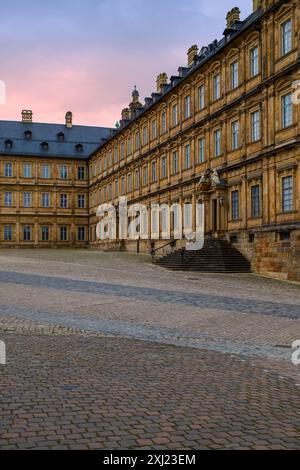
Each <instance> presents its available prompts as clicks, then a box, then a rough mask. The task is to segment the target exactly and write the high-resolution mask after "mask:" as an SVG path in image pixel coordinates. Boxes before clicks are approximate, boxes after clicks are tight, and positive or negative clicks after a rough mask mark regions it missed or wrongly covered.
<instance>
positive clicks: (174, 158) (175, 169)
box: [172, 151, 179, 175]
mask: <svg viewBox="0 0 300 470" xmlns="http://www.w3.org/2000/svg"><path fill="white" fill-rule="evenodd" d="M172 168H173V175H176V173H178V172H179V164H178V152H177V151H175V152H173V153H172Z"/></svg>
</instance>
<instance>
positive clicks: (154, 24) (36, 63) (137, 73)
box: [0, 0, 252, 125]
mask: <svg viewBox="0 0 300 470" xmlns="http://www.w3.org/2000/svg"><path fill="white" fill-rule="evenodd" d="M239 3H241V2H239ZM242 3H243V16H246V15H248V14H249V13H250V11H251V6H252V0H245V1H244V2H242ZM231 7H232V0H215V1H214V2H207V1H204V0H185V1H184V2H183V1H182V0H172V2H171V1H170V0H85V1H84V2H82V0H59V1H58V0H44V1H43V2H41V1H40V0H27V1H26V2H24V1H23V0H10V2H5V4H4V2H3V3H2V5H1V19H2V21H1V28H0V40H1V44H2V51H1V62H2V76H1V77H0V79H1V80H4V81H5V83H6V85H7V105H6V106H3V105H2V106H0V118H1V119H19V117H20V111H21V109H22V108H30V109H33V111H34V116H35V119H36V120H39V121H45V122H56V121H57V120H58V121H62V120H63V118H64V113H65V112H66V111H67V110H68V109H71V110H72V111H73V112H74V115H75V119H77V122H79V123H83V124H94V125H114V124H115V122H116V121H117V119H119V118H120V111H121V109H122V108H123V107H124V106H125V105H127V104H128V102H129V100H130V94H131V91H132V89H133V86H134V84H137V86H138V88H139V90H140V92H141V98H143V97H144V96H146V95H149V94H151V92H152V91H154V89H155V79H156V76H157V74H158V73H160V72H167V73H168V74H169V75H171V74H175V73H176V71H177V68H178V66H180V65H185V63H186V51H187V49H188V48H189V46H190V45H191V44H194V43H197V44H198V45H199V46H202V45H204V44H207V43H209V42H211V41H212V40H213V39H215V38H216V37H218V38H220V37H221V34H222V32H223V29H224V26H225V16H226V12H227V11H228V10H229V9H230V8H231Z"/></svg>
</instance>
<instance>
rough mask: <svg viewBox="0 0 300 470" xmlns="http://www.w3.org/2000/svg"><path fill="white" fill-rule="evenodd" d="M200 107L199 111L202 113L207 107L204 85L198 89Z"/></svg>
mask: <svg viewBox="0 0 300 470" xmlns="http://www.w3.org/2000/svg"><path fill="white" fill-rule="evenodd" d="M198 107H199V111H202V110H203V109H204V107H205V88H204V85H201V86H199V88H198Z"/></svg>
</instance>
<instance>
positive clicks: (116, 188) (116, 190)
mask: <svg viewBox="0 0 300 470" xmlns="http://www.w3.org/2000/svg"><path fill="white" fill-rule="evenodd" d="M118 196H119V180H116V181H115V197H118Z"/></svg>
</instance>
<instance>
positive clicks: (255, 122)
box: [251, 111, 260, 142]
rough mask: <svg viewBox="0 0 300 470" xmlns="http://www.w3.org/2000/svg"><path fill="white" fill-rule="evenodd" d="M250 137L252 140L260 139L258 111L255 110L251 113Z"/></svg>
mask: <svg viewBox="0 0 300 470" xmlns="http://www.w3.org/2000/svg"><path fill="white" fill-rule="evenodd" d="M251 138H252V142H257V141H258V140H260V112H259V111H255V112H254V113H252V114H251Z"/></svg>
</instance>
